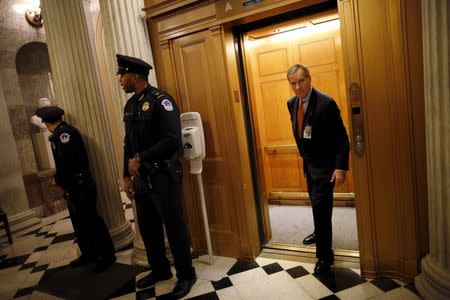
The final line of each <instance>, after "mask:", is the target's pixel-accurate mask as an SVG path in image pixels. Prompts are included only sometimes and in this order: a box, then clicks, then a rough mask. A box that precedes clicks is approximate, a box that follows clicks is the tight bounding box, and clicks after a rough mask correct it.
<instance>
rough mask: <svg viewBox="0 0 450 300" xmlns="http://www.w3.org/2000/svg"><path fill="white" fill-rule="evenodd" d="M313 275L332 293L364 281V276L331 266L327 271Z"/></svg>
mask: <svg viewBox="0 0 450 300" xmlns="http://www.w3.org/2000/svg"><path fill="white" fill-rule="evenodd" d="M313 275H314V277H316V278H317V279H318V280H319V281H320V282H322V283H323V284H324V285H325V286H326V287H327V288H328V289H329V290H330V291H332V292H333V293H337V292H339V291H342V290H345V289H348V288H351V287H354V286H355V285H358V284H361V283H364V282H366V280H365V279H364V278H361V276H359V275H358V274H356V273H355V272H353V271H352V270H350V269H345V268H332V269H331V270H330V271H329V272H325V273H323V274H313Z"/></svg>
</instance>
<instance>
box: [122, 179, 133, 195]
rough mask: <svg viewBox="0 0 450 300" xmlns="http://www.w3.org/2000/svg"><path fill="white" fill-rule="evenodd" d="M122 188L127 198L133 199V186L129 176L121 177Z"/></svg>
mask: <svg viewBox="0 0 450 300" xmlns="http://www.w3.org/2000/svg"><path fill="white" fill-rule="evenodd" d="M123 190H124V191H125V193H126V194H127V197H128V199H130V200H133V199H134V188H133V182H132V181H131V179H130V178H129V177H125V178H124V179H123Z"/></svg>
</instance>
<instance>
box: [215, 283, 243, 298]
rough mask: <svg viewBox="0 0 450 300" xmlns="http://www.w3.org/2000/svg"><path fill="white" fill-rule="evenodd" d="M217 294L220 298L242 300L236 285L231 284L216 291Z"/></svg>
mask: <svg viewBox="0 0 450 300" xmlns="http://www.w3.org/2000/svg"><path fill="white" fill-rule="evenodd" d="M216 294H217V296H219V299H220V300H241V299H242V298H241V296H239V293H238V291H237V290H236V288H235V287H234V286H230V287H227V288H224V289H221V290H218V291H216Z"/></svg>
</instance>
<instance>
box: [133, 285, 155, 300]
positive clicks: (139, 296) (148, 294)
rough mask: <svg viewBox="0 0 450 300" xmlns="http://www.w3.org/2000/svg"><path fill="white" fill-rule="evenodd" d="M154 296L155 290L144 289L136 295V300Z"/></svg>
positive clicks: (152, 288)
mask: <svg viewBox="0 0 450 300" xmlns="http://www.w3.org/2000/svg"><path fill="white" fill-rule="evenodd" d="M155 297H156V294H155V288H154V287H151V288H149V289H145V290H142V291H139V292H137V293H136V300H144V299H150V298H155Z"/></svg>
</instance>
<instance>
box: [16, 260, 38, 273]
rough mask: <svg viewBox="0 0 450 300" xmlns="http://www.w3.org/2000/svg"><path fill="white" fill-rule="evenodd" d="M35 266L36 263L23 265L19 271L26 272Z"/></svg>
mask: <svg viewBox="0 0 450 300" xmlns="http://www.w3.org/2000/svg"><path fill="white" fill-rule="evenodd" d="M36 264H37V261H35V262H32V263H29V264H24V265H23V266H22V267H21V268H20V269H19V271H22V270H26V269H32V268H34V266H35V265H36Z"/></svg>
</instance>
